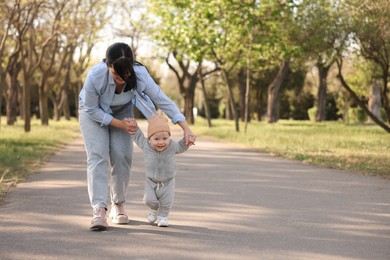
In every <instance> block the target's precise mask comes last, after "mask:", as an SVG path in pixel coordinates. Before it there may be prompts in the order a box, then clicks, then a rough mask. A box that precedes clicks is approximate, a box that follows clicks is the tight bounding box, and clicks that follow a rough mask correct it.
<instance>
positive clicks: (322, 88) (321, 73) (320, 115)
mask: <svg viewBox="0 0 390 260" xmlns="http://www.w3.org/2000/svg"><path fill="white" fill-rule="evenodd" d="M317 68H318V77H319V81H320V82H319V86H318V92H317V98H318V100H317V114H316V122H322V121H325V120H326V92H327V88H328V84H327V78H328V72H329V68H330V66H324V65H323V64H321V63H317Z"/></svg>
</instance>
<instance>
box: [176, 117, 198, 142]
mask: <svg viewBox="0 0 390 260" xmlns="http://www.w3.org/2000/svg"><path fill="white" fill-rule="evenodd" d="M178 125H179V126H180V127H181V129H183V133H184V140H185V144H186V145H187V146H191V145H195V141H196V135H195V134H194V133H193V132H192V131H191V129H190V127H189V126H188V125H187V122H185V121H180V122H178Z"/></svg>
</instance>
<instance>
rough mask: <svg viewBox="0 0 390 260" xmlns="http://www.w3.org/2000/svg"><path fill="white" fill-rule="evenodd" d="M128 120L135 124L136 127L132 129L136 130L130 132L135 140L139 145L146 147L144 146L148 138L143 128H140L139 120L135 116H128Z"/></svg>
mask: <svg viewBox="0 0 390 260" xmlns="http://www.w3.org/2000/svg"><path fill="white" fill-rule="evenodd" d="M126 120H127V121H129V122H130V123H132V124H133V125H134V128H133V129H132V130H134V131H132V132H129V134H131V135H132V136H133V140H134V142H135V143H136V144H137V145H138V147H139V148H141V149H144V146H145V144H146V143H147V142H148V140H147V139H146V138H145V136H144V133H143V132H142V130H141V128H139V126H138V123H137V121H136V120H135V119H134V118H126Z"/></svg>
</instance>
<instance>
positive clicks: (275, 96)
mask: <svg viewBox="0 0 390 260" xmlns="http://www.w3.org/2000/svg"><path fill="white" fill-rule="evenodd" d="M289 66H290V61H282V64H281V66H280V68H279V71H278V74H277V75H276V77H275V79H274V80H273V81H272V83H271V84H270V85H269V86H268V105H267V118H268V123H275V122H277V121H278V119H279V91H280V87H281V86H282V83H283V81H284V79H285V78H286V76H287V72H288V69H289Z"/></svg>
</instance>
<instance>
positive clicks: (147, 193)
mask: <svg viewBox="0 0 390 260" xmlns="http://www.w3.org/2000/svg"><path fill="white" fill-rule="evenodd" d="M155 186H156V184H155V183H153V182H152V181H151V180H149V179H148V178H147V179H146V181H145V188H144V199H143V201H144V203H145V205H146V206H148V207H149V208H150V209H151V210H153V211H157V210H158V208H159V202H158V198H157V194H156V190H155Z"/></svg>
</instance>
